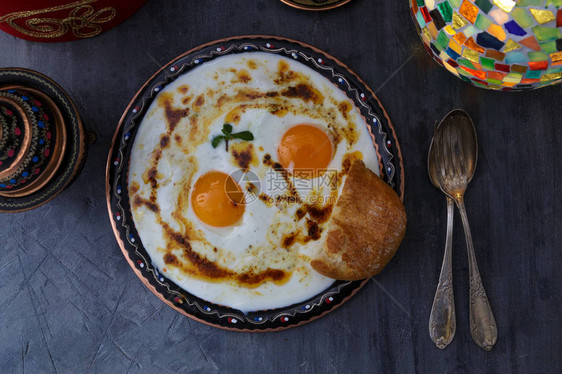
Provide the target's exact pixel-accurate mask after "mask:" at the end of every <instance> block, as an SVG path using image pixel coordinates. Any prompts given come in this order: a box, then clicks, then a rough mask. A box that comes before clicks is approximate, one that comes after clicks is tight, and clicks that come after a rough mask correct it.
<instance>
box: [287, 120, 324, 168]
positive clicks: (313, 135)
mask: <svg viewBox="0 0 562 374" xmlns="http://www.w3.org/2000/svg"><path fill="white" fill-rule="evenodd" d="M332 152H333V146H332V142H331V140H330V138H329V137H328V134H326V133H325V132H324V131H323V130H321V129H319V128H318V127H316V126H314V125H309V124H299V125H296V126H293V127H291V128H290V129H289V130H287V132H285V134H284V135H283V138H282V139H281V142H280V143H279V146H278V148H277V156H278V157H279V162H280V163H281V165H282V166H283V167H284V168H285V169H286V170H288V171H289V172H290V173H292V174H293V175H295V176H298V177H303V178H313V177H316V176H318V174H319V173H321V170H322V169H326V168H327V167H328V165H329V164H330V161H332Z"/></svg>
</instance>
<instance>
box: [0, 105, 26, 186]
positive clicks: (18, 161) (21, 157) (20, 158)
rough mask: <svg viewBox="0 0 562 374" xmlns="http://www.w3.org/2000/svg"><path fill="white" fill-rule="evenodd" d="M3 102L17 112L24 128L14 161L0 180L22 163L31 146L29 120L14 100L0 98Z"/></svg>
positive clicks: (0, 174)
mask: <svg viewBox="0 0 562 374" xmlns="http://www.w3.org/2000/svg"><path fill="white" fill-rule="evenodd" d="M2 101H4V102H6V103H8V104H10V105H11V106H12V107H13V108H14V109H15V110H17V112H18V114H19V115H20V116H21V118H22V120H23V127H24V134H23V140H22V145H21V147H20V149H19V151H18V154H17V156H16V157H15V159H14V161H13V162H12V164H11V165H10V167H9V168H7V169H6V170H4V171H2V172H0V179H4V178H6V177H8V176H10V175H11V174H12V173H14V172H15V171H16V170H18V168H19V167H20V165H21V164H22V163H23V160H24V159H25V156H26V155H27V152H29V147H30V146H31V125H30V123H29V118H28V115H27V113H25V112H24V110H23V108H22V107H21V106H20V105H19V104H18V103H17V102H15V101H14V100H12V99H10V98H7V97H0V103H1V102H2ZM6 192H7V191H1V192H0V195H1V194H3V193H6Z"/></svg>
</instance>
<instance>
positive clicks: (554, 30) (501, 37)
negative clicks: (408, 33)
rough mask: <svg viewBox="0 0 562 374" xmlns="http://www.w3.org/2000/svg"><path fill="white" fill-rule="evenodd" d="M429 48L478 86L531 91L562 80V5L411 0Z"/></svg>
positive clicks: (544, 0)
mask: <svg viewBox="0 0 562 374" xmlns="http://www.w3.org/2000/svg"><path fill="white" fill-rule="evenodd" d="M410 9H411V11H412V15H413V18H414V23H415V25H416V28H417V29H418V31H419V33H420V36H421V38H422V40H423V43H424V46H425V47H426V49H427V51H428V52H429V53H430V54H431V55H432V56H433V58H434V59H435V60H436V61H437V62H438V63H439V64H440V65H442V66H443V67H445V68H446V69H447V70H449V71H450V72H451V73H453V74H454V75H456V76H457V77H459V78H461V79H462V80H464V81H467V82H470V83H472V84H474V85H476V86H478V87H485V88H490V89H498V90H505V91H507V90H525V89H534V88H538V87H543V86H547V85H551V84H555V83H558V82H561V81H562V0H518V1H517V0H515V1H514V0H410Z"/></svg>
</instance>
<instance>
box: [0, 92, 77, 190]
mask: <svg viewBox="0 0 562 374" xmlns="http://www.w3.org/2000/svg"><path fill="white" fill-rule="evenodd" d="M65 138H66V130H65V126H64V123H63V118H62V115H61V113H60V111H59V110H58V108H57V107H56V105H55V104H54V103H53V101H52V100H51V99H50V98H49V97H47V96H46V95H44V94H43V93H41V92H39V91H37V90H34V89H31V88H24V87H18V86H12V87H4V88H2V89H0V195H1V196H5V197H21V196H25V195H29V194H31V193H33V192H35V191H37V190H38V189H40V188H41V187H42V186H44V185H45V184H46V183H47V182H48V181H49V179H50V178H51V177H52V176H53V175H54V173H55V172H56V171H57V169H58V168H59V166H60V164H61V162H62V156H63V155H64V148H65V143H66V141H65V140H66V139H65Z"/></svg>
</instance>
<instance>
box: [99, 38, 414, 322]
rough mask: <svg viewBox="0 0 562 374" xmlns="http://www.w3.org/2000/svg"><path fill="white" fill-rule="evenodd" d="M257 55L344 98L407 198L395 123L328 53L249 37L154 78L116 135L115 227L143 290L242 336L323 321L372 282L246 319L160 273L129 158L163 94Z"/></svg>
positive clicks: (175, 63)
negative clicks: (138, 215)
mask: <svg viewBox="0 0 562 374" xmlns="http://www.w3.org/2000/svg"><path fill="white" fill-rule="evenodd" d="M252 52H265V53H271V54H276V55H279V56H284V57H287V58H290V59H294V60H296V61H299V62H300V63H302V64H304V65H305V66H307V67H308V68H310V69H313V70H315V71H316V72H318V73H320V74H321V75H323V76H324V77H326V78H327V79H328V80H330V81H331V82H332V83H333V84H334V85H335V86H336V87H338V88H339V89H340V90H341V91H342V92H343V93H345V94H346V95H347V96H348V97H349V98H350V99H351V100H352V101H353V102H354V103H355V105H356V107H357V108H358V109H359V111H360V113H361V115H362V116H363V117H364V119H365V122H366V123H367V125H368V127H369V131H370V133H371V138H372V139H373V142H374V146H375V149H376V153H377V157H378V159H379V169H380V170H381V177H382V178H383V179H384V180H385V181H386V182H387V183H388V184H389V185H390V186H391V187H392V188H393V189H394V190H395V191H396V192H397V194H398V195H399V196H400V197H401V198H402V197H403V195H404V171H403V165H402V157H401V153H400V147H399V145H398V143H397V140H396V134H395V132H394V129H393V127H392V124H391V122H390V120H389V118H388V116H387V114H386V112H385V111H384V109H383V108H382V106H381V104H380V103H379V101H378V100H377V98H376V97H375V95H374V94H373V92H372V91H371V89H369V88H368V87H367V86H366V85H365V83H363V81H362V80H361V79H360V78H359V77H357V75H355V74H354V73H353V72H351V71H350V70H349V69H348V68H347V67H346V66H345V65H343V64H342V63H341V62H340V61H338V60H336V59H335V58H333V57H331V56H329V55H327V54H326V53H324V52H322V51H320V50H318V49H316V48H314V47H311V46H309V45H305V44H303V43H300V42H296V41H291V40H287V39H281V38H277V37H269V36H242V37H235V38H229V39H224V40H218V41H215V42H211V43H209V44H205V45H203V46H200V47H197V48H195V49H193V50H191V51H189V52H186V53H185V54H183V55H181V56H179V57H177V58H176V59H174V60H172V61H171V62H169V63H168V64H167V65H166V66H164V67H163V68H162V69H160V70H159V71H158V72H157V73H156V74H155V75H154V76H153V77H152V78H150V79H149V80H148V82H147V83H145V85H144V86H143V87H142V88H141V89H140V91H139V92H138V93H137V94H136V96H135V97H134V98H133V100H132V101H131V103H130V104H129V106H128V107H127V109H126V110H125V113H124V114H123V116H122V118H121V121H120V123H119V126H118V127H117V130H116V132H115V136H114V139H113V145H112V148H111V151H110V153H109V157H108V163H107V174H106V194H107V207H108V210H109V216H110V220H111V224H112V226H113V230H114V232H115V237H116V238H117V241H118V243H119V245H120V247H121V250H122V251H123V254H124V255H125V258H126V259H127V261H128V262H129V264H130V265H131V267H132V268H133V270H134V271H135V273H136V274H137V275H138V276H139V278H140V279H141V280H142V281H143V282H144V284H145V285H146V286H147V287H148V288H149V289H150V290H152V291H153V292H154V293H155V294H156V295H157V296H158V297H159V298H160V299H162V300H163V301H164V302H165V303H166V304H168V305H169V306H171V307H172V308H174V309H175V310H177V311H178V312H180V313H183V314H185V315H186V316H188V317H191V318H193V319H195V320H198V321H200V322H203V323H206V324H209V325H212V326H216V327H220V328H224V329H231V330H238V331H271V330H278V329H283V328H288V327H294V326H298V325H300V324H303V323H306V322H309V321H312V320H314V319H316V318H319V317H321V316H323V315H324V314H326V313H328V312H330V311H332V310H334V309H335V308H337V307H338V306H340V305H341V304H342V303H343V302H345V301H346V300H347V299H349V298H350V297H351V296H352V295H354V294H355V293H356V292H357V291H358V290H359V289H360V288H361V287H362V286H363V285H364V284H365V282H366V281H355V282H343V281H337V282H335V283H333V285H332V286H330V287H329V288H328V289H326V290H325V291H323V292H321V293H320V294H318V295H316V296H314V297H312V298H310V299H309V300H306V301H304V302H301V303H298V304H295V305H291V306H289V307H284V308H280V309H273V310H263V311H258V312H251V313H247V314H245V313H242V312H241V311H239V310H236V309H232V308H228V307H224V306H220V305H216V304H213V303H210V302H208V301H206V300H204V299H201V298H199V297H196V296H194V295H192V294H190V293H188V292H186V291H184V290H183V289H181V288H180V287H178V285H177V284H175V283H174V282H172V281H171V280H169V279H167V278H166V277H165V276H164V275H162V274H160V273H159V272H158V270H157V269H156V268H155V266H154V265H153V263H152V261H151V259H150V256H149V255H148V254H147V252H146V250H145V249H144V248H143V245H142V242H141V240H140V238H139V234H138V232H137V230H136V228H135V225H134V222H133V220H132V215H131V208H130V201H129V196H128V189H127V186H128V172H129V169H128V168H129V158H130V155H131V150H132V147H133V142H134V139H135V135H136V133H137V130H138V127H139V125H140V124H141V122H142V121H143V118H144V116H145V115H146V112H147V110H148V108H149V106H150V104H151V103H152V102H153V100H154V99H155V97H156V96H157V95H158V93H159V92H160V91H161V90H162V89H163V88H164V87H165V86H166V85H168V84H170V83H171V82H174V81H175V80H176V79H178V77H180V76H181V75H182V74H185V73H187V72H189V71H191V70H192V69H194V68H195V67H197V66H200V65H202V64H205V63H209V62H211V61H213V60H214V59H216V58H218V57H221V56H225V55H229V54H239V53H252Z"/></svg>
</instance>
